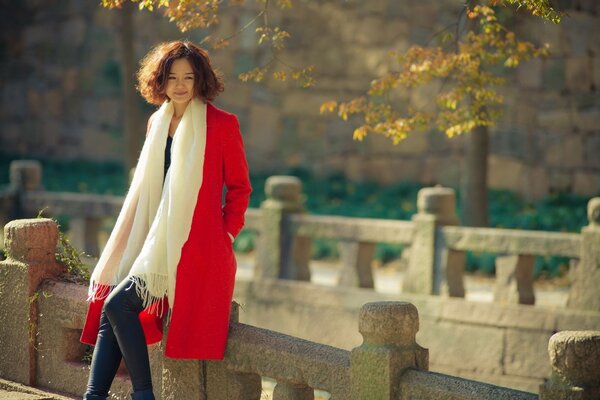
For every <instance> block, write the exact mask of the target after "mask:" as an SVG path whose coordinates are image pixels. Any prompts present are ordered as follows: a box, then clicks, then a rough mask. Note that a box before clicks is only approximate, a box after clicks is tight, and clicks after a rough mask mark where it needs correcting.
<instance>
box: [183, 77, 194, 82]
mask: <svg viewBox="0 0 600 400" xmlns="http://www.w3.org/2000/svg"><path fill="white" fill-rule="evenodd" d="M185 79H187V80H188V81H189V80H193V79H194V77H193V76H187V77H186V78H185Z"/></svg>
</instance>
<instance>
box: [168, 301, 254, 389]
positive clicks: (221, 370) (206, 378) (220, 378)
mask: <svg viewBox="0 0 600 400" xmlns="http://www.w3.org/2000/svg"><path fill="white" fill-rule="evenodd" d="M238 322H239V304H238V303H236V302H235V301H233V302H232V303H231V314H230V317H229V323H230V324H234V323H238ZM164 327H165V328H168V326H167V324H166V323H165V325H164ZM163 331H164V332H165V334H164V335H163V347H164V345H165V341H166V337H167V335H168V329H167V330H165V329H163ZM261 390H262V388H261V378H260V375H258V374H253V373H241V372H235V371H233V370H231V369H229V368H228V367H227V354H225V360H175V359H170V358H167V357H164V358H163V370H162V396H161V400H179V399H201V400H206V399H210V400H250V399H258V398H260V394H261Z"/></svg>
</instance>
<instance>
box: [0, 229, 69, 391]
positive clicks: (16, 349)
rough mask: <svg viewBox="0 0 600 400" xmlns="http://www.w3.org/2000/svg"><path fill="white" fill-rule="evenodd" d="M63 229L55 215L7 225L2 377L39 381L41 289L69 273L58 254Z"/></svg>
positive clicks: (0, 321)
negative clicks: (39, 303)
mask: <svg viewBox="0 0 600 400" xmlns="http://www.w3.org/2000/svg"><path fill="white" fill-rule="evenodd" d="M57 243H58V228H57V226H56V223H55V222H54V221H52V220H50V219H46V218H38V219H24V220H15V221H11V222H9V223H8V224H6V225H5V226H4V246H5V250H6V255H7V259H6V260H4V261H2V262H0V304H2V307H0V371H1V376H0V377H1V378H3V379H8V380H11V381H15V382H20V383H23V384H26V385H32V386H33V385H35V384H36V359H37V350H36V345H35V344H36V340H35V339H36V332H37V302H36V298H37V295H39V294H38V293H37V292H36V290H37V289H38V286H39V285H40V283H41V282H42V280H44V279H48V278H53V277H56V276H57V275H58V274H60V273H61V272H63V271H64V268H63V266H62V265H60V264H59V263H57V261H56V258H55V253H56V246H57Z"/></svg>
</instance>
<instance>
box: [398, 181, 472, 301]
mask: <svg viewBox="0 0 600 400" xmlns="http://www.w3.org/2000/svg"><path fill="white" fill-rule="evenodd" d="M417 208H418V213H417V214H415V215H413V218H412V221H413V223H414V227H415V236H414V239H413V243H412V246H411V248H410V259H409V263H408V264H409V265H408V271H407V274H406V278H405V279H404V281H403V282H404V283H403V287H402V290H403V291H404V292H409V293H421V294H448V295H450V296H453V297H464V292H465V291H464V284H463V274H464V268H465V253H464V252H459V251H454V250H450V249H447V248H446V247H445V244H444V243H443V240H442V238H441V237H440V235H437V234H436V228H437V227H438V226H440V225H458V222H459V221H458V217H457V215H456V195H455V193H454V190H453V189H450V188H444V187H440V186H436V187H432V188H424V189H421V190H419V194H418V197H417Z"/></svg>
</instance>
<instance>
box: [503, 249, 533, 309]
mask: <svg viewBox="0 0 600 400" xmlns="http://www.w3.org/2000/svg"><path fill="white" fill-rule="evenodd" d="M534 266H535V256H532V255H525V254H521V255H506V256H497V257H496V285H495V287H494V301H495V302H498V303H501V304H535V292H534V290H533V269H534Z"/></svg>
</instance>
